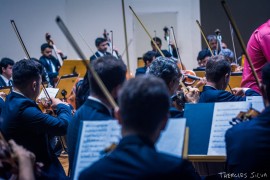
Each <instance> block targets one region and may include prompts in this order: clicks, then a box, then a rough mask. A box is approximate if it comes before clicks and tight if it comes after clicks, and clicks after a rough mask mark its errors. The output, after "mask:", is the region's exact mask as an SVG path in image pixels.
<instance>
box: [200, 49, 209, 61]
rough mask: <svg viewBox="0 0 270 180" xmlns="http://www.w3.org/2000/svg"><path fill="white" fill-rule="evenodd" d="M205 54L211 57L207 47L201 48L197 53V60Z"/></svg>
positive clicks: (201, 58)
mask: <svg viewBox="0 0 270 180" xmlns="http://www.w3.org/2000/svg"><path fill="white" fill-rule="evenodd" d="M207 56H209V57H211V52H210V51H209V50H208V49H204V50H201V51H200V52H199V53H198V57H197V60H203V59H204V58H205V57H207Z"/></svg>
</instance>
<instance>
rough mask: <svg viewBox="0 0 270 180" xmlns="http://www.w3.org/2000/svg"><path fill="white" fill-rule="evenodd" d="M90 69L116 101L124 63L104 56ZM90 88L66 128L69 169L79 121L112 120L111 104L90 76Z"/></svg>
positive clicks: (123, 74) (123, 75) (121, 81)
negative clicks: (92, 69)
mask: <svg viewBox="0 0 270 180" xmlns="http://www.w3.org/2000/svg"><path fill="white" fill-rule="evenodd" d="M92 67H93V68H94V70H95V71H96V72H97V74H98V75H99V77H100V78H101V80H102V82H103V83H104V85H105V86H106V88H107V89H108V91H109V93H110V94H111V95H112V97H113V98H114V99H116V97H117V92H118V90H119V88H120V87H121V85H122V83H123V82H124V81H125V79H126V72H127V69H126V66H125V64H124V62H123V61H122V60H119V59H117V58H116V57H114V56H104V57H101V58H98V59H97V60H94V61H93V62H92ZM88 75H89V73H88ZM90 87H91V88H90V94H88V97H87V99H86V101H85V102H84V104H83V105H82V106H81V107H80V108H79V109H78V110H77V111H76V113H75V115H74V117H73V120H72V122H71V123H70V125H69V128H68V139H67V140H68V148H69V167H73V166H72V165H73V158H74V154H75V149H76V143H77V137H78V133H79V132H78V131H79V126H80V121H81V120H89V121H91V120H109V119H114V118H113V114H112V106H111V104H110V103H109V102H108V100H107V98H106V96H105V95H104V93H103V91H102V90H101V89H100V88H99V86H98V84H97V83H96V81H95V80H94V77H93V76H91V75H90ZM82 88H84V87H82ZM88 88H89V86H88Z"/></svg>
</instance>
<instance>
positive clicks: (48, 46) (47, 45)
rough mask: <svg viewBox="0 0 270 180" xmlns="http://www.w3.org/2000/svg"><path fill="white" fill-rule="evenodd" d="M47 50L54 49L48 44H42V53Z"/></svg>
mask: <svg viewBox="0 0 270 180" xmlns="http://www.w3.org/2000/svg"><path fill="white" fill-rule="evenodd" d="M46 48H50V49H52V46H51V45H49V44H48V43H44V44H42V45H41V46H40V50H41V52H43V51H44V50H45V49H46Z"/></svg>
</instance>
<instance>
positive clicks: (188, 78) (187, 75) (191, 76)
mask: <svg viewBox="0 0 270 180" xmlns="http://www.w3.org/2000/svg"><path fill="white" fill-rule="evenodd" d="M182 75H183V82H184V84H186V85H189V86H190V85H193V84H194V83H195V82H196V81H200V80H201V78H200V77H198V76H196V73H195V72H194V71H192V70H182Z"/></svg>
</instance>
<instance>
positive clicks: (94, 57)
mask: <svg viewBox="0 0 270 180" xmlns="http://www.w3.org/2000/svg"><path fill="white" fill-rule="evenodd" d="M95 55H96V56H97V57H96V56H95ZM95 55H92V56H91V57H90V62H92V61H93V60H95V59H97V58H99V57H100V54H99V53H98V52H95ZM110 55H112V54H111V53H109V52H106V54H105V56H110Z"/></svg>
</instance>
